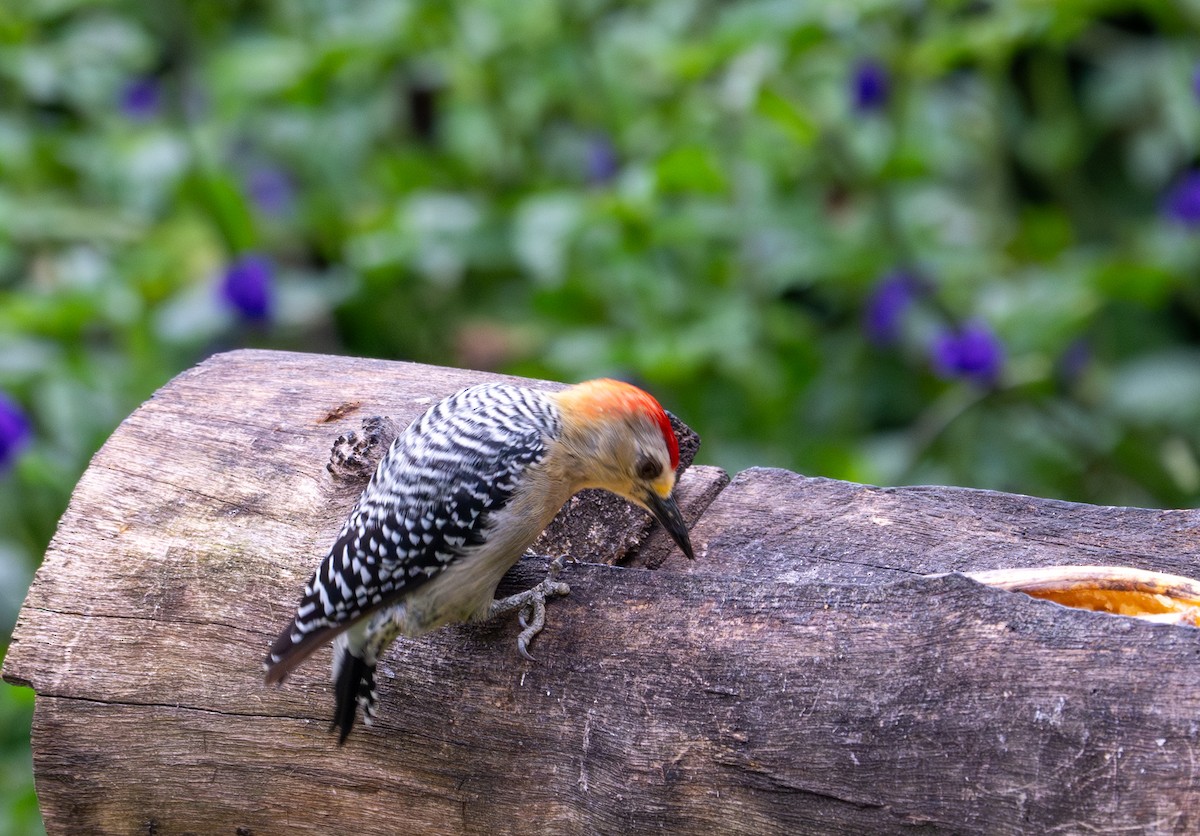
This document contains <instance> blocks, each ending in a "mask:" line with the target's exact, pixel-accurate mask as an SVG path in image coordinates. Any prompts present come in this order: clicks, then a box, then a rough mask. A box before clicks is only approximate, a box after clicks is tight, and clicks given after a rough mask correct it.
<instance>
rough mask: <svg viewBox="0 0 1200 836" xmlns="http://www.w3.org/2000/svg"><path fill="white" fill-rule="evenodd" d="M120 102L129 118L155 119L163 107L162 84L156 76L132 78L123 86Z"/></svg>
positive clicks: (137, 119) (140, 119)
mask: <svg viewBox="0 0 1200 836" xmlns="http://www.w3.org/2000/svg"><path fill="white" fill-rule="evenodd" d="M118 104H119V105H120V107H121V113H123V114H124V115H125V116H126V117H127V118H129V119H133V120H136V121H139V122H144V121H146V120H148V119H153V118H154V117H155V116H157V115H158V112H159V110H161V109H162V85H161V84H159V82H158V79H155V78H149V77H146V78H134V79H130V80H129V81H127V82H125V84H124V85H123V86H122V87H121V92H120V96H119V101H118Z"/></svg>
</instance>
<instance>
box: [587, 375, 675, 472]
mask: <svg viewBox="0 0 1200 836" xmlns="http://www.w3.org/2000/svg"><path fill="white" fill-rule="evenodd" d="M575 389H576V390H577V391H578V398H577V400H576V403H577V404H578V405H579V406H580V407H581V408H584V409H586V410H588V411H590V412H593V413H594V414H597V415H601V414H603V413H605V412H616V413H621V412H626V413H641V414H643V415H647V416H649V417H650V418H652V419H654V421H655V422H657V424H658V428H659V430H660V431H661V432H662V437H663V441H665V442H666V444H667V452H668V453H669V454H670V456H671V469H672V470H678V469H679V441H678V439H676V438H675V430H674V429H673V428H672V427H671V419H670V418H668V417H667V413H666V411H665V410H664V409H663V408H662V405H661V404H659V402H658V401H657V400H655V399H654V396H653V395H651V394H650V393H649V392H647V391H645V390H644V389H639V388H638V387H636V386H634V385H632V384H630V383H624V382H622V381H620V380H610V379H608V378H601V379H599V380H588V381H585V382H584V383H580V384H579V385H578V386H576V387H575Z"/></svg>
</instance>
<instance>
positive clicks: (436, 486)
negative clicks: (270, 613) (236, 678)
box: [267, 384, 558, 682]
mask: <svg viewBox="0 0 1200 836" xmlns="http://www.w3.org/2000/svg"><path fill="white" fill-rule="evenodd" d="M557 420H558V419H557V412H556V411H555V409H554V407H553V406H552V405H551V404H550V403H549V402H548V401H547V399H546V398H545V397H544V396H542V395H540V394H538V393H537V392H533V391H530V390H525V389H520V388H517V387H513V386H507V385H503V384H485V385H483V386H474V387H471V388H469V389H464V390H463V391H461V392H459V393H458V394H456V395H453V396H451V397H450V398H447V399H446V400H444V401H442V402H441V403H439V404H437V405H436V406H434V407H433V408H431V409H430V410H429V411H428V412H426V413H425V414H424V415H423V416H422V417H421V418H419V419H417V421H415V422H414V423H413V424H411V425H410V426H409V427H408V429H406V430H405V431H404V432H403V433H402V434H401V435H400V437H399V438H397V439H396V441H395V442H394V443H393V444H392V447H391V448H390V449H389V450H388V452H387V454H386V455H385V456H384V458H383V461H382V462H380V464H379V468H378V469H377V470H376V471H375V475H374V476H372V477H371V481H370V482H369V483H368V484H367V487H366V489H365V490H364V491H363V493H362V496H360V497H359V499H358V502H357V504H356V505H355V506H354V509H353V511H351V513H350V517H349V519H348V520H347V521H346V524H345V525H344V526H343V527H342V531H341V533H340V534H339V535H338V538H337V540H336V541H335V542H334V544H333V547H332V548H331V549H330V551H329V554H328V555H327V556H326V557H325V559H324V560H323V561H321V565H320V566H319V567H317V570H316V572H314V573H313V576H312V578H310V579H309V582H308V584H307V585H306V586H305V588H304V596H303V597H302V598H301V600H300V604H299V607H298V608H297V611H296V616H295V618H294V619H293V621H292V623H291V624H290V625H288V627H287V629H285V630H284V631H283V632H282V633H281V634H280V636H279V638H278V639H276V640H275V643H274V644H273V645H272V646H271V650H270V653H269V655H268V657H267V681H268V682H276V681H281V680H282V679H283V677H284V676H285V675H286V674H287V673H288V671H290V670H291V669H292V668H294V667H295V666H296V665H298V664H299V663H300V662H302V661H303V660H304V659H305V658H307V657H308V655H309V654H311V653H312V652H313V651H314V650H315V649H316V648H317V647H320V646H321V645H322V644H324V643H325V642H326V641H328V640H330V639H332V638H333V637H334V636H336V635H337V634H338V633H340V632H342V631H343V630H345V629H346V628H348V627H349V626H350V625H351V624H353V623H354V622H355V621H357V620H359V619H360V618H362V617H363V616H365V615H367V614H368V613H371V612H373V611H374V610H376V609H379V608H381V607H385V606H387V605H389V604H391V603H393V602H394V601H396V600H397V599H399V598H401V597H402V596H404V595H407V594H408V593H410V592H412V591H413V590H415V589H417V588H418V587H419V586H421V585H422V584H424V583H426V582H428V581H429V580H430V579H431V578H433V577H434V576H436V575H437V574H438V573H439V572H441V571H442V570H443V569H445V568H446V567H447V566H448V565H450V564H451V563H452V562H453V561H454V560H455V559H456V558H458V557H460V556H461V555H462V554H463V553H464V551H465V550H468V549H470V548H471V547H472V546H475V545H478V544H479V543H480V542H482V538H483V536H484V532H485V530H486V526H487V523H488V518H489V516H490V515H491V514H493V513H495V512H496V511H499V510H500V509H501V508H503V507H504V506H505V505H506V504H507V503H508V501H509V499H510V498H511V497H512V494H513V491H514V490H515V488H516V486H517V485H518V484H519V483H520V480H521V476H522V474H523V473H524V472H525V470H526V469H527V468H529V467H530V466H532V465H535V464H537V463H538V462H540V461H541V460H542V458H543V456H544V455H545V453H546V446H545V440H546V438H547V437H551V436H553V435H555V434H556V433H557V431H558V425H557Z"/></svg>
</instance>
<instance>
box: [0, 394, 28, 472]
mask: <svg viewBox="0 0 1200 836" xmlns="http://www.w3.org/2000/svg"><path fill="white" fill-rule="evenodd" d="M30 435H31V430H30V427H29V419H28V418H27V417H25V413H24V411H22V409H21V407H20V406H19V405H18V404H17V402H16V401H14V400H13V399H12V398H10V397H8V395H5V394H4V393H3V392H0V470H6V469H8V467H10V466H11V465H12V463H13V462H14V461H15V460H16V458H17V455H18V454H19V453H20V452H21V450H22V448H24V446H25V444H26V443H27V442H28V441H29V438H30Z"/></svg>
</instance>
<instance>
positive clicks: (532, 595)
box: [491, 557, 571, 662]
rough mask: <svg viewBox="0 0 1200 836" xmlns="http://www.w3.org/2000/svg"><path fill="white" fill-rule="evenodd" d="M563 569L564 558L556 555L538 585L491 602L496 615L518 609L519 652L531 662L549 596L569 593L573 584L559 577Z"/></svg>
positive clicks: (544, 619)
mask: <svg viewBox="0 0 1200 836" xmlns="http://www.w3.org/2000/svg"><path fill="white" fill-rule="evenodd" d="M562 569H563V558H562V557H558V558H555V559H554V560H552V561H551V562H550V566H549V571H548V572H547V573H546V578H545V579H544V580H543V581H542V582H541V583H539V584H538V585H537V586H535V587H533V588H532V589H527V590H525V591H524V592H519V593H517V594H516V595H511V596H509V597H508V598H505V599H503V600H501V601H493V602H492V606H491V615H493V616H496V615H501V614H503V613H506V612H512V611H513V610H514V609H515V610H517V622H518V623H519V624H520V625H521V632H520V634H519V635H518V636H517V652H518V653H520V654H521V656H522V657H524V658H525V659H526V660H528V661H530V662H536V661H537V659H535V658H534V657H533V656H532V655H531V654H530V653H529V643H530V642H531V641H533V638H534V636H536V635H537V634H538V633H540V632H541V631H542V628H543V627H545V626H546V599H547V598H551V597H554V596H559V595H567V594H568V593H570V591H571V587H570V586H568V585H567V584H565V583H563V582H562V581H560V580H558V579H557V578H558V574H559V572H561V571H562Z"/></svg>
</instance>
